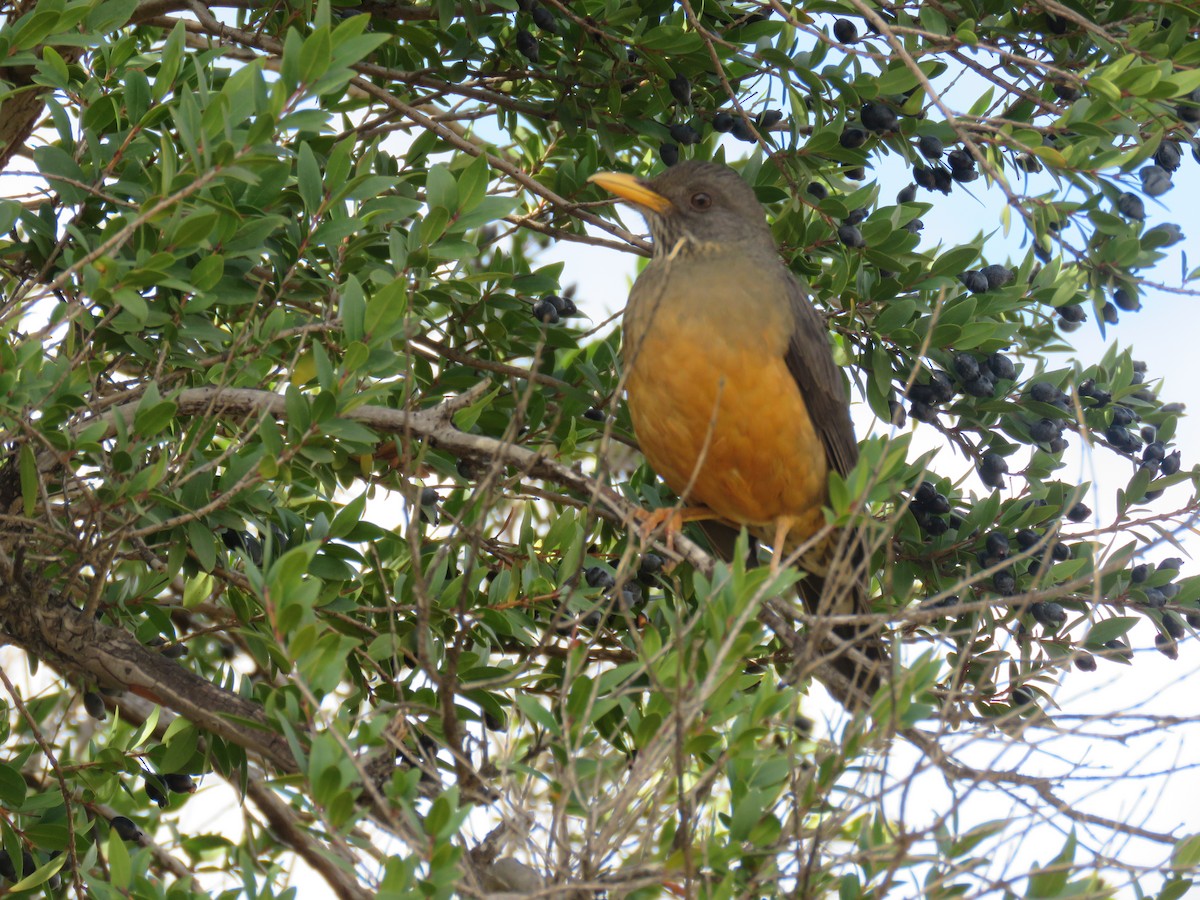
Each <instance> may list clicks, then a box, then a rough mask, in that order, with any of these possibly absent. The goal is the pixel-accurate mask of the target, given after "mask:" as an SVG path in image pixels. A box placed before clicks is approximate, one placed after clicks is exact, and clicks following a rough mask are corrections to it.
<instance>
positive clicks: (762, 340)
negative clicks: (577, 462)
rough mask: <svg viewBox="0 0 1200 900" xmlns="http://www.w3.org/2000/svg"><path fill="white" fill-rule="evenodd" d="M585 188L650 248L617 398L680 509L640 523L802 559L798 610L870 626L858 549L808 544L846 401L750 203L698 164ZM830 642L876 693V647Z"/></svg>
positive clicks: (846, 418)
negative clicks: (861, 618)
mask: <svg viewBox="0 0 1200 900" xmlns="http://www.w3.org/2000/svg"><path fill="white" fill-rule="evenodd" d="M589 181H591V182H593V183H595V184H597V185H598V186H600V187H601V188H603V189H605V190H607V191H608V192H609V193H611V194H614V195H615V196H616V197H617V198H618V199H620V200H624V201H626V202H628V203H631V204H632V205H633V206H634V207H636V208H637V210H638V211H639V212H640V213H641V214H642V215H643V217H644V218H645V220H646V223H647V225H648V226H649V229H650V235H651V238H652V242H653V256H652V258H651V260H650V262H649V263H648V264H647V265H646V267H645V268H644V269H643V270H642V272H641V274H640V275H639V276H638V278H637V280H636V281H635V283H634V285H633V288H632V290H631V292H630V295H629V302H628V304H627V305H626V307H625V313H624V318H623V322H622V332H623V334H622V362H623V366H624V379H625V393H626V397H627V402H628V408H629V413H630V417H631V419H632V422H633V427H634V432H635V434H636V436H637V440H638V444H639V446H640V448H641V450H642V453H643V455H644V456H645V457H646V460H647V461H648V462H649V464H650V466H651V468H653V469H654V470H655V472H657V473H658V474H659V475H660V476H661V477H662V479H663V480H664V481H665V482H666V483H667V485H668V487H670V488H671V490H673V491H674V492H675V493H676V494H677V495H678V496H679V497H680V498H681V499H682V500H683V502H684V503H685V504H686V506H685V507H683V508H682V509H680V510H676V511H674V512H671V511H668V512H667V513H665V514H658V515H656V516H651V517H648V519H647V522H648V523H649V524H650V525H657V524H660V523H661V521H662V520H663V518H668V519H669V517H671V516H674V523H673V524H674V526H675V527H680V526H681V524H682V522H683V521H687V520H704V519H710V520H716V523H718V524H721V523H724V524H727V525H730V526H733V527H734V528H742V527H744V528H745V529H746V530H747V531H748V532H749V534H750V535H751V536H752V537H754V538H757V539H758V540H760V541H762V542H763V543H766V544H768V545H769V546H771V547H772V548H773V551H774V557H773V559H774V560H776V561H777V560H780V559H782V558H784V557H786V556H788V555H790V554H792V553H793V552H794V551H797V550H799V551H801V552H800V555H799V560H798V562H799V565H800V567H801V568H802V569H804V570H805V571H806V572H807V573H808V575H807V576H806V577H805V578H804V579H802V581H801V583H800V593H801V597H802V599H803V600H804V602H805V604H806V606H807V607H808V609H809V610H810V612H813V613H816V614H841V613H864V612H869V606H868V604H867V590H866V584H865V581H866V577H865V571H864V570H865V567H866V563H865V562H864V561H863V560H864V548H863V547H862V546H861V542H856V541H853V540H851V541H849V542H848V541H847V539H846V537H847V536H845V535H839V534H837V533H831V534H828V535H827V536H826V537H825V538H824V539H823V540H822V539H818V540H817V541H815V542H814V541H813V540H812V539H813V538H814V537H818V538H819V537H820V533H821V532H822V530H823V529H825V515H824V512H823V508H824V507H825V506H826V505H827V502H828V499H829V495H828V483H829V473H830V472H836V473H838V474H839V475H843V476H845V475H847V474H848V473H849V472H850V470H851V469H852V468H853V467H854V464H855V462H856V461H857V459H858V443H857V440H856V438H855V434H854V425H853V423H852V421H851V418H850V405H849V400H848V398H847V395H846V390H845V387H844V386H843V383H842V375H841V372H840V371H839V368H838V366H837V364H836V363H835V361H834V358H833V352H832V348H831V346H830V341H829V335H828V331H827V329H826V327H825V323H824V320H823V319H822V317H821V315H820V313H819V312H817V310H816V308H815V307H814V306H813V305H812V303H811V301H810V300H809V297H808V294H807V292H806V290H805V289H804V288H803V287H802V286H801V284H800V282H799V281H798V280H797V279H796V277H795V276H794V275H793V274H792V272H791V270H790V269H789V268H788V267H787V266H786V265H785V264H784V262H783V260H782V259H781V257H780V255H779V250H778V247H777V246H776V243H775V239H774V236H773V235H772V233H771V229H770V226H769V225H768V224H767V221H766V215H765V210H764V208H763V206H762V204H761V203H760V202H759V201H758V198H757V197H756V196H755V194H754V191H753V189H752V188H751V187H750V185H749V184H747V183H746V181H745V180H743V178H742V177H741V176H740V175H739V174H738V173H737V172H736V171H735V170H734V169H732V168H730V167H729V166H725V165H721V164H718V163H711V162H700V161H695V160H689V161H686V162H681V163H678V164H676V165H674V166H672V167H670V168H668V169H666V170H665V171H664V172H663V173H662V174H660V175H658V176H657V177H655V178H653V179H643V178H638V177H636V176H633V175H629V174H625V173H619V172H597V173H596V174H594V175H592V176H591V178H590V179H589ZM669 524H671V523H670V522H669ZM825 530H826V531H828V529H825ZM807 545H811V546H807ZM839 545H840V547H841V549H842V551H843V552H841V553H838V552H837V550H838V547H839ZM847 546H849V550H848V552H847ZM831 630H832V632H833V636H834V640H832V642H830V640H829V638H826V639H825V640H823V641H821V642H820V649H821V652H822V653H828V654H829V655H830V656H831V658H832V660H831V661H832V662H833V665H834V667H835V668H836V669H837V670H838V671H839V672H841V673H842V674H843V676H845V677H847V678H848V679H849V680H850V683H851V684H852V685H853V686H854V688H855V689H856V692H857V694H858V696H859V697H861V696H862V695H863V694H864V693H865V694H867V695H868V696H869V695H870V694H873V693H874V691H875V689H876V688H877V687H878V685H879V676H880V670H881V668H882V667H881V665H880V664H879V661H880V660H883V659H885V656H884V652H883V649H882V644H881V642H880V640H879V637H878V634H877V633H874V632H871V633H868V632H867V631H864V629H863V628H862V627H861V626H835V627H834V628H833V629H831ZM848 645H854V646H856V647H857V648H858V650H859V652H858V653H857V658H855V657H856V654H854V653H853V652H846V651H847V647H848Z"/></svg>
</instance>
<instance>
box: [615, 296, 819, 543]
mask: <svg viewBox="0 0 1200 900" xmlns="http://www.w3.org/2000/svg"><path fill="white" fill-rule="evenodd" d="M700 312H702V311H701V310H697V309H696V308H695V307H694V306H693V307H691V308H686V307H676V306H674V305H673V304H664V308H663V309H661V310H660V311H659V314H658V315H657V316H655V317H654V321H653V322H652V323H650V322H646V323H644V325H645V327H640V326H641V325H642V323H637V322H635V323H634V325H635V327H634V328H629V327H628V325H629V323H628V322H627V332H626V350H625V355H626V368H627V372H628V374H627V380H626V390H627V392H628V395H629V410H630V414H631V416H632V418H633V425H634V428H635V430H636V432H637V437H638V442H639V443H640V445H641V448H642V452H643V453H644V454H645V455H646V458H647V460H649V462H650V465H651V466H652V467H653V468H654V470H655V471H656V472H658V473H659V475H661V476H662V478H663V479H664V480H665V481H666V482H667V484H668V485H670V487H671V489H672V490H674V491H675V492H676V493H677V494H679V495H680V496H682V497H684V498H685V499H686V500H687V501H688V502H689V503H699V504H703V505H704V506H707V507H709V508H710V509H711V510H712V511H713V512H714V513H716V514H717V515H719V516H721V517H722V518H726V519H730V520H732V521H734V522H737V523H739V524H745V525H766V524H769V523H771V522H773V521H774V520H775V519H777V518H778V517H780V516H794V517H798V521H797V522H796V525H795V527H794V530H793V532H792V533H793V536H794V537H798V538H803V537H806V536H807V535H809V534H812V533H813V532H814V531H816V530H817V529H818V528H819V527H820V526H821V524H822V521H823V519H822V515H821V506H822V505H823V503H824V501H825V498H826V485H827V475H828V463H827V461H826V454H825V448H824V446H823V444H822V442H821V440H820V438H819V437H818V436H817V434H816V432H815V430H814V429H813V425H812V422H811V420H810V419H809V415H808V409H807V407H806V406H805V403H804V398H803V396H802V395H801V393H800V390H799V387H798V386H797V384H796V381H795V380H794V379H793V377H792V375H791V373H790V372H789V371H788V368H787V364H786V363H785V361H784V358H783V349H784V348H785V347H786V344H787V335H788V332H787V331H786V330H784V331H782V333H781V329H785V328H786V324H785V323H784V322H781V321H780V320H779V319H778V318H777V317H774V316H765V317H763V320H762V321H761V322H760V323H759V324H753V322H748V321H746V320H744V319H742V320H734V319H732V318H728V317H727V318H726V319H725V320H724V321H715V320H714V319H713V318H712V317H711V316H704V315H702V314H698V313H700ZM631 338H632V340H631Z"/></svg>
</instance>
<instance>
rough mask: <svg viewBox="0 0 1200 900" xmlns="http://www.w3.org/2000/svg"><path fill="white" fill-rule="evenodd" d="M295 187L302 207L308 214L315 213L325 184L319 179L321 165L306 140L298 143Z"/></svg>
mask: <svg viewBox="0 0 1200 900" xmlns="http://www.w3.org/2000/svg"><path fill="white" fill-rule="evenodd" d="M296 187H297V188H299V190H300V197H301V199H302V200H303V201H304V209H305V211H306V212H308V214H309V215H310V216H314V215H316V214H317V213H318V212H319V211H320V209H321V205H322V200H323V198H324V196H325V185H324V183H323V181H322V179H321V167H320V165H319V164H318V163H317V157H316V154H314V153H313V151H312V147H310V146H309V144H308V142H307V141H306V142H305V143H303V144H301V145H300V149H299V151H298V154H297V160H296Z"/></svg>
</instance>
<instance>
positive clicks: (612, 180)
mask: <svg viewBox="0 0 1200 900" xmlns="http://www.w3.org/2000/svg"><path fill="white" fill-rule="evenodd" d="M588 181H590V182H592V183H593V184H598V185H600V187H602V188H604V189H605V190H606V191H608V192H609V193H612V194H616V195H617V196H618V197H620V198H621V199H622V200H628V201H629V202H630V203H636V204H637V205H638V206H643V207H645V208H646V209H649V210H652V211H653V212H656V213H665V212H667V211H668V210H669V209H671V207H672V204H671V201H670V200H668V199H667V198H666V197H664V196H663V195H662V194H659V193H656V192H655V191H652V190H650V188H648V187H647V186H646V185H645V184H644V183H643V182H642V181H641V180H640V179H638V178H635V177H634V176H632V175H626V174H624V173H623V172H597V173H596V174H595V175H593V176H591V177H590V178H589V179H588Z"/></svg>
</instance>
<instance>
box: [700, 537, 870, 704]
mask: <svg viewBox="0 0 1200 900" xmlns="http://www.w3.org/2000/svg"><path fill="white" fill-rule="evenodd" d="M700 524H701V527H702V529H703V530H704V533H705V536H706V537H707V538H708V540H709V544H710V546H711V547H712V549H713V552H714V553H715V554H717V555H718V556H720V557H721V558H722V559H723V560H725V561H726V562H730V561H732V560H733V555H734V548H735V546H736V543H737V538H738V534H739V531H738V529H736V528H733V527H732V526H730V525H726V524H724V523H721V522H717V521H705V522H702V523H700ZM750 556H751V561H752V562H751V564H755V563H756V562H757V550H756V548H755V547H754V542H753V539H752V542H751V552H750ZM799 566H800V568H801V569H803V570H804V572H805V575H804V578H803V579H801V581H800V583H799V584H798V585H797V589H796V590H797V594H798V596H799V597H800V600H801V602H802V603H803V604H804V607H805V609H806V610H807V611H808V612H809V613H810V614H811V615H812V616H814V617H815V622H814V624H813V626H812V628H811V630H810V642H809V646H810V647H811V648H812V652H811V656H810V659H808V660H796V661H795V662H796V663H797V664H798V665H802V666H804V667H805V668H808V667H812V668H816V669H818V670H819V669H820V668H822V667H824V666H828V668H829V669H831V670H832V673H830V674H831V675H832V677H826V678H823V679H822V680H823V682H824V683H825V686H826V688H827V689H828V690H829V692H830V694H832V695H833V697H834V698H835V699H836V700H837V701H838V702H839V703H841V704H842V705H843V706H845V707H847V708H848V709H861V708H863V707H865V706H867V705H868V704H869V703H870V701H871V698H872V697H874V696H875V694H876V693H877V692H878V690H879V688H880V686H881V685H882V684H883V679H884V676H885V675H886V674H887V672H888V671H889V670H890V668H891V661H890V658H889V655H888V651H887V646H886V644H885V643H884V641H883V638H882V637H881V635H880V630H879V625H878V623H875V622H873V621H871V620H869V619H866V616H867V614H869V613H870V611H871V607H870V599H869V587H870V583H871V573H870V571H869V566H870V554H869V552H868V549H867V547H866V545H865V543H864V537H863V536H862V535H860V534H852V533H849V532H842V533H840V534H839V535H837V536H836V537H834V538H831V539H830V540H828V541H826V542H824V543H823V544H822V545H821V546H820V547H818V548H816V549H815V550H812V551H809V552H807V553H805V554H803V555H802V556H801V557H800V560H799ZM829 615H860V616H864V621H863V622H862V623H853V624H850V623H842V624H836V625H829V624H823V623H822V621H821V619H822V617H823V616H829Z"/></svg>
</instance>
